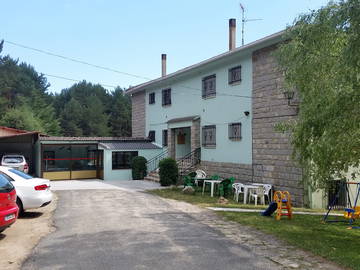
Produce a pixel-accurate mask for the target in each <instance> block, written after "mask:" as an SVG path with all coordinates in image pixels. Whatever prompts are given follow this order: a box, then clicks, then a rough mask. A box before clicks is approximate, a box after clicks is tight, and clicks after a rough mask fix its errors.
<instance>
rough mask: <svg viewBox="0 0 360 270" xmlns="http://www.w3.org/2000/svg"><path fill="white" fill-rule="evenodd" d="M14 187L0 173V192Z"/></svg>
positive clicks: (8, 190) (5, 191)
mask: <svg viewBox="0 0 360 270" xmlns="http://www.w3.org/2000/svg"><path fill="white" fill-rule="evenodd" d="M13 189H14V186H13V185H12V184H11V183H10V181H9V180H8V178H7V177H5V175H3V174H0V193H7V192H10V191H12V190H13Z"/></svg>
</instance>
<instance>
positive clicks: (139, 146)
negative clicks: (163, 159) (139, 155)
mask: <svg viewBox="0 0 360 270" xmlns="http://www.w3.org/2000/svg"><path fill="white" fill-rule="evenodd" d="M99 146H101V147H103V148H105V149H107V150H145V149H161V147H160V146H158V145H156V144H154V143H152V142H148V141H146V142H145V141H142V142H141V141H139V142H100V143H99Z"/></svg>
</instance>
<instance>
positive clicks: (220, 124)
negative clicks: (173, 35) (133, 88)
mask: <svg viewBox="0 0 360 270" xmlns="http://www.w3.org/2000/svg"><path fill="white" fill-rule="evenodd" d="M238 65H241V66H242V81H241V82H240V83H239V84H235V85H229V83H228V70H229V69H230V68H232V67H235V66H238ZM212 74H216V92H217V96H216V97H214V98H207V99H203V98H202V93H201V89H202V78H203V77H205V76H208V75H212ZM169 87H170V88H171V100H172V104H171V105H170V106H162V102H161V98H162V93H161V91H162V89H165V88H169ZM251 88H252V60H251V53H250V52H247V53H244V54H242V55H237V56H234V57H233V58H231V59H230V60H227V61H226V62H225V61H219V62H216V63H212V64H211V65H208V66H207V67H204V68H202V69H201V70H196V73H194V74H192V75H188V76H187V77H183V78H177V79H176V81H174V82H173V83H171V84H168V85H162V86H159V87H157V88H152V89H151V88H149V89H147V90H146V91H144V92H146V96H145V100H146V102H145V108H146V113H145V118H146V127H145V129H146V130H145V131H146V132H145V133H146V134H147V133H148V132H149V131H150V130H155V132H156V133H155V137H156V139H155V141H156V142H157V143H158V144H160V145H161V144H162V130H163V129H168V128H169V127H168V124H167V121H169V120H171V119H174V118H180V117H189V116H199V117H200V120H199V123H198V124H197V126H196V125H195V126H194V127H193V128H194V129H195V132H192V134H193V135H192V136H194V137H192V144H193V147H195V146H200V141H201V138H200V137H201V127H202V126H205V125H212V124H215V125H216V144H217V145H216V148H205V147H202V150H201V151H202V152H201V156H202V160H205V161H214V162H231V163H238V164H251V162H252V151H251V143H252V138H251V134H252V132H251V116H248V117H246V116H245V115H244V111H250V110H251V98H250V97H251V93H252V92H251ZM152 92H155V104H151V105H150V104H149V93H152ZM224 93H225V94H226V95H222V94H224ZM234 95H240V96H245V98H244V97H237V96H234ZM233 122H241V123H242V139H241V140H240V141H232V140H229V139H228V124H230V123H233ZM168 134H169V135H168V136H169V140H168V143H169V153H170V155H171V154H172V153H173V151H174V149H173V144H172V141H173V138H172V135H173V134H172V132H170V130H169V132H168ZM196 135H197V138H195V136H196Z"/></svg>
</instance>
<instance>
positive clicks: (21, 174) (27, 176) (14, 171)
mask: <svg viewBox="0 0 360 270" xmlns="http://www.w3.org/2000/svg"><path fill="white" fill-rule="evenodd" d="M9 172H11V173H13V174H16V175H17V176H20V177H21V178H22V179H26V180H29V179H33V178H34V177H32V176H31V175H28V174H27V173H24V172H21V171H18V170H15V169H10V170H9Z"/></svg>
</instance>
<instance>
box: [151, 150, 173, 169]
mask: <svg viewBox="0 0 360 270" xmlns="http://www.w3.org/2000/svg"><path fill="white" fill-rule="evenodd" d="M167 157H168V150H167V149H165V150H164V151H162V152H161V153H160V154H158V155H157V156H155V157H153V158H152V159H149V160H148V161H147V162H146V166H147V171H148V173H149V172H153V171H155V170H156V169H157V168H159V162H160V161H161V160H163V159H164V158H167Z"/></svg>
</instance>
